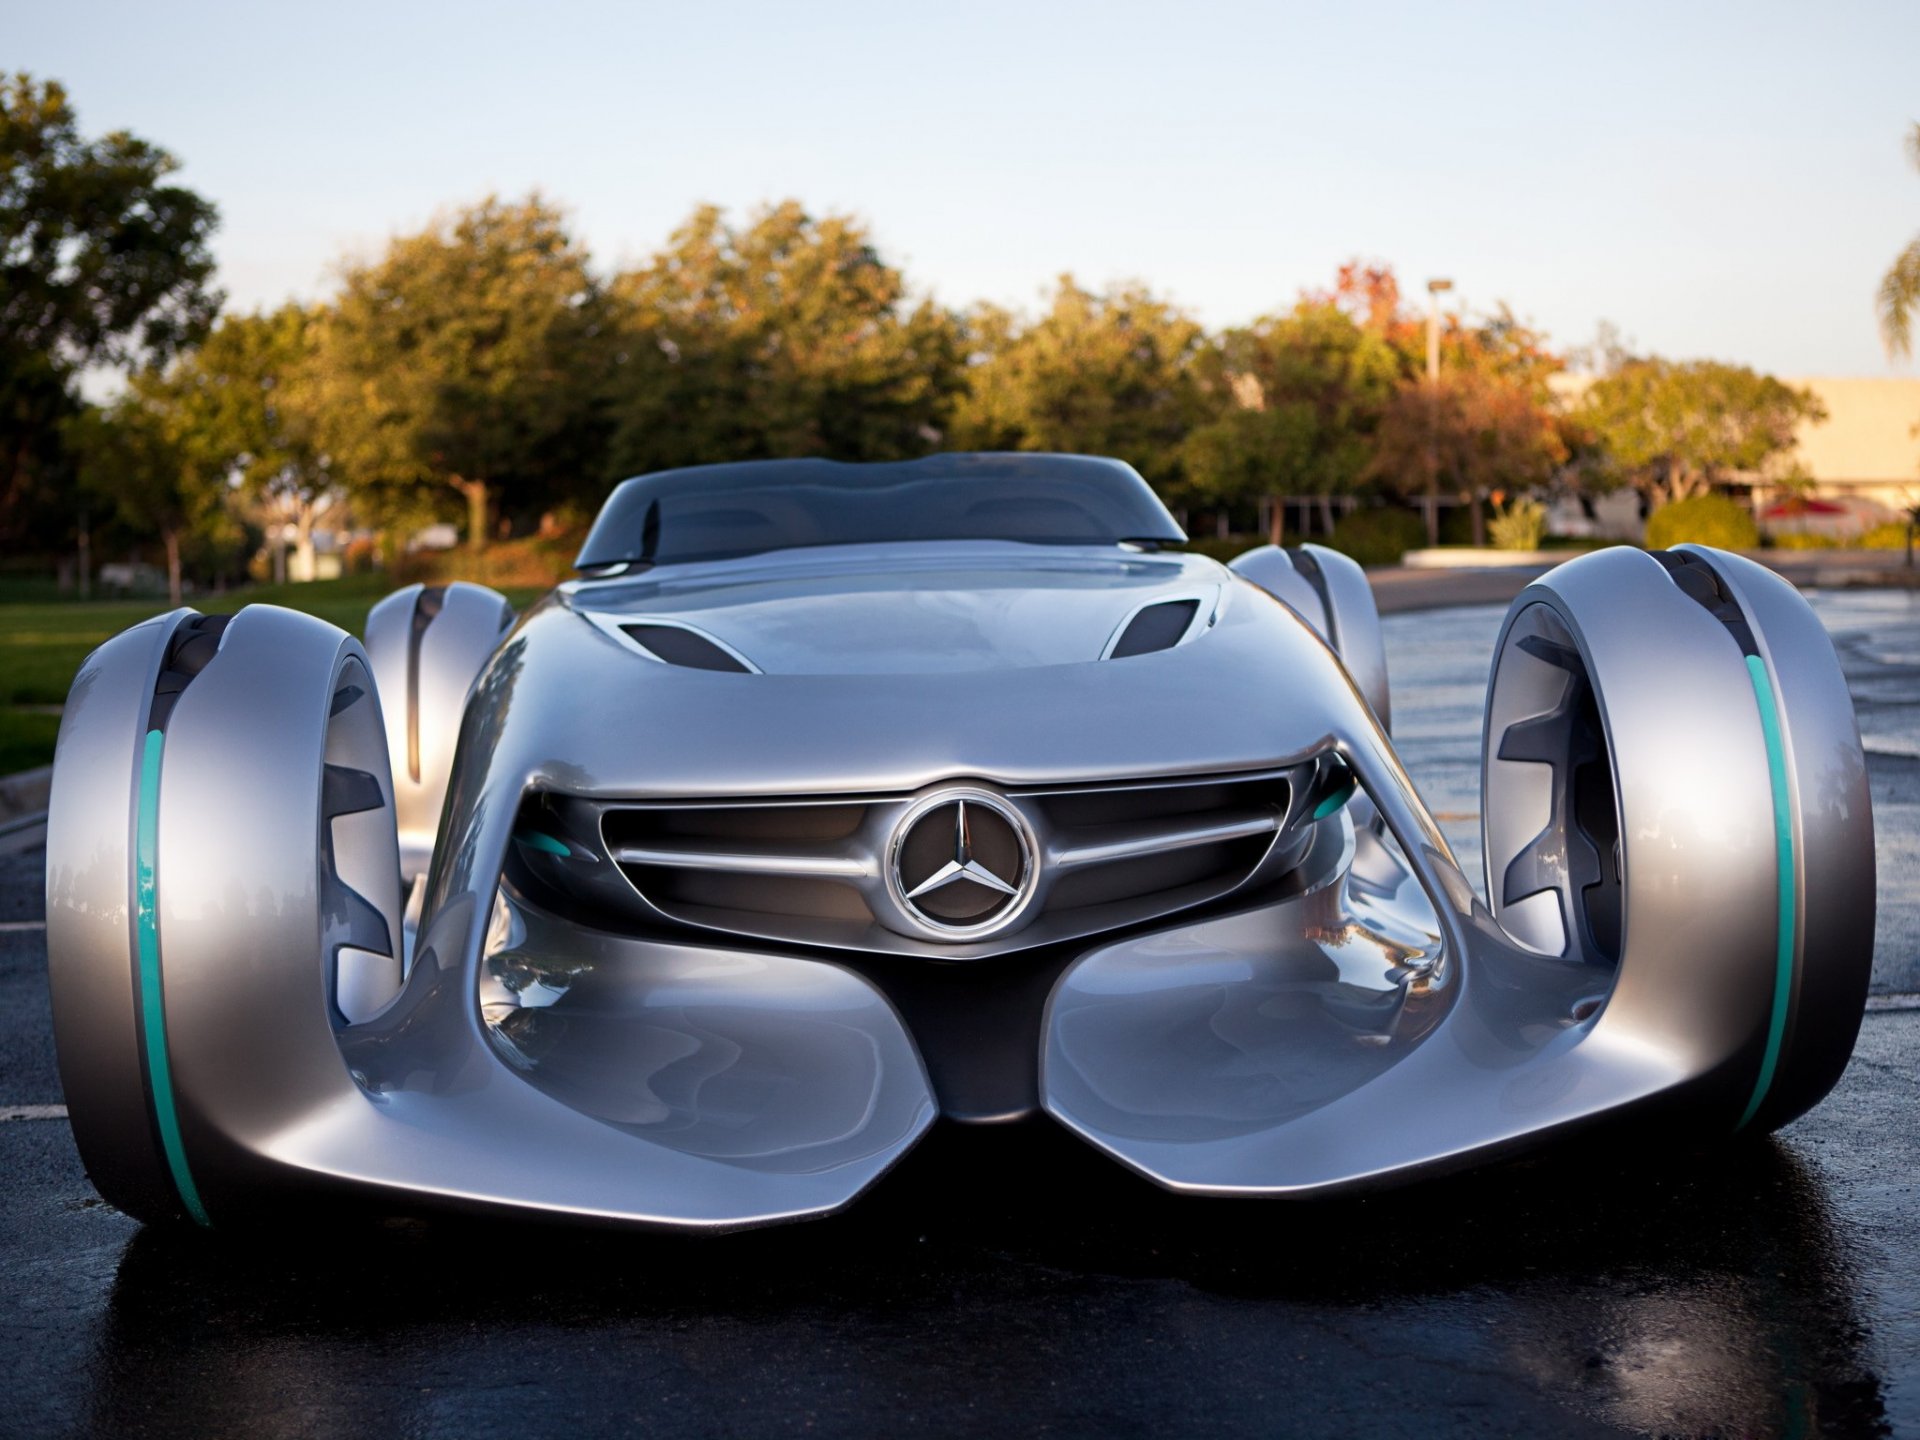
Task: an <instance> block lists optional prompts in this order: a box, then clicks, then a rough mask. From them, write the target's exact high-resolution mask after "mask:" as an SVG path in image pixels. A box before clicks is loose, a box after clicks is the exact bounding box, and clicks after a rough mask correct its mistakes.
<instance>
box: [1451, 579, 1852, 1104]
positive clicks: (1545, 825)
mask: <svg viewBox="0 0 1920 1440" xmlns="http://www.w3.org/2000/svg"><path fill="white" fill-rule="evenodd" d="M1482 773H1483V796H1482V805H1481V817H1482V818H1481V825H1482V835H1483V838H1484V841H1485V852H1486V867H1487V888H1488V899H1489V901H1490V903H1491V905H1492V908H1493V912H1494V914H1495V915H1496V916H1497V917H1498V918H1499V920H1500V923H1501V925H1502V926H1503V927H1504V928H1505V929H1506V931H1507V932H1508V934H1510V935H1511V936H1513V937H1514V938H1515V939H1516V940H1518V941H1520V942H1521V943H1522V944H1524V945H1526V946H1527V947H1528V948H1529V949H1531V950H1533V951H1535V952H1537V953H1540V954H1543V955H1551V956H1559V957H1563V958H1564V959H1565V960H1567V961H1568V963H1570V964H1575V965H1580V966H1584V967H1588V968H1590V969H1591V970H1592V971H1593V974H1594V1001H1593V1003H1594V1004H1596V1005H1600V1004H1604V1005H1605V1006H1606V1007H1607V1008H1608V1009H1609V1010H1615V1009H1617V1010H1619V1011H1620V1012H1621V1013H1620V1014H1619V1015H1618V1016H1616V1017H1614V1018H1615V1019H1616V1020H1617V1021H1618V1022H1620V1023H1621V1024H1623V1025H1625V1026H1628V1027H1630V1028H1632V1029H1633V1030H1635V1031H1636V1032H1638V1036H1637V1038H1641V1039H1645V1040H1647V1041H1650V1042H1651V1043H1654V1044H1657V1045H1660V1046H1663V1047H1670V1048H1671V1050H1672V1051H1673V1052H1674V1053H1677V1054H1682V1055H1688V1054H1692V1055H1697V1056H1699V1057H1702V1058H1703V1059H1704V1058H1705V1057H1710V1056H1712V1055H1714V1054H1717V1053H1719V1052H1720V1050H1721V1049H1730V1050H1731V1052H1732V1055H1733V1058H1732V1059H1730V1060H1728V1061H1727V1062H1726V1063H1725V1064H1724V1065H1721V1066H1720V1067H1719V1070H1718V1071H1717V1072H1716V1073H1714V1074H1713V1075H1712V1076H1710V1082H1711V1083H1712V1084H1713V1085H1714V1086H1716V1087H1717V1088H1718V1090H1719V1091H1720V1094H1721V1100H1720V1101H1719V1102H1718V1106H1717V1108H1718V1109H1721V1110H1723V1111H1725V1112H1727V1114H1728V1118H1729V1119H1730V1120H1732V1122H1733V1123H1734V1124H1735V1125H1737V1126H1738V1127H1740V1128H1744V1129H1751V1130H1766V1129H1771V1128H1773V1127H1775V1126H1778V1125H1781V1124H1784V1123H1785V1122H1786V1121H1788V1120H1790V1119H1792V1118H1793V1117H1794V1116H1796V1115H1798V1114H1801V1113H1802V1112H1804V1111H1805V1110H1807V1109H1808V1108H1810V1107H1811V1106H1812V1105H1814V1104H1815V1103H1816V1102H1817V1101H1818V1100H1819V1099H1820V1098H1821V1097H1822V1096H1823V1095H1825V1094H1826V1092H1827V1091H1828V1090H1829V1089H1831V1088H1832V1086H1833V1084H1834V1082H1835V1081H1836V1080H1837V1079H1838V1078H1839V1076H1840V1073H1841V1071H1842V1070H1843V1069H1844V1068H1845V1066H1846V1062H1847V1058H1848V1056H1849V1055H1850V1054H1851V1052H1852V1048H1853V1042H1854V1039H1855V1036H1856V1035H1857V1033H1858V1030H1859V1025H1860V1017H1861V1012H1862V1009H1863V1008H1864V1003H1865V997H1866V992H1867V984H1868V979H1869V975H1870V971H1871V967H1872V952H1873V909H1874V855H1873V823H1872V815H1871V812H1870V808H1869V801H1868V792H1867V776H1866V760H1865V755H1864V753H1863V751H1862V748H1861V744H1860V737H1859V732H1858V730H1857V728H1856V726H1855V723H1854V716H1853V708H1852V704H1851V701H1850V699H1849V696H1848V693H1847V687H1846V681H1845V679H1844V677H1843V676H1842V675H1841V672H1840V667H1839V663H1838V661H1837V659H1836V658H1835V655H1834V652H1833V647H1832V644H1831V642H1830V641H1829V640H1828V638H1827V635H1826V632H1825V630H1824V628H1823V627H1822V626H1821V624H1820V621H1819V619H1818V617H1817V616H1815V615H1814V613H1813V611H1812V610H1811V609H1810V608H1809V607H1808V605H1807V603H1806V602H1805V600H1803V599H1802V598H1801V597H1800V595H1799V593H1798V592H1797V591H1795V590H1794V588H1793V587H1792V586H1791V585H1789V584H1787V582H1785V581H1783V580H1781V579H1780V578H1779V577H1778V576H1776V575H1774V574H1773V573H1772V572H1771V571H1768V570H1766V569H1765V568H1764V567H1762V566H1759V565H1756V564H1754V563H1753V562H1751V561H1748V560H1745V559H1742V558H1741V557H1739V556H1737V555H1730V554H1727V553H1725V552H1722V551H1717V550H1709V549H1705V548H1702V547H1698V546H1684V547H1681V548H1679V549H1675V550H1671V551H1665V552H1655V553H1652V554H1647V553H1643V552H1640V551H1636V550H1630V549H1625V548H1622V549H1614V550H1604V551H1599V552H1595V553H1594V554H1592V555H1589V556H1585V557H1583V558H1581V559H1579V560H1576V561H1573V562H1571V563H1569V564H1567V565H1563V566H1561V567H1560V568H1559V569H1556V570H1554V571H1552V572H1551V573H1549V574H1548V575H1546V576H1544V577H1543V578H1542V579H1541V580H1540V581H1539V582H1537V583H1536V584H1534V585H1532V586H1530V587H1529V588H1528V589H1527V590H1526V591H1524V592H1523V593H1522V594H1521V595H1520V597H1519V598H1518V599H1517V600H1515V602H1514V604H1513V607H1512V609H1511V610H1510V611H1509V612H1508V615H1507V620H1506V624H1505V626H1504V628H1503V629H1502V631H1501V635H1500V640H1499V643H1498V646H1497V648H1496V651H1495V659H1494V667H1493V674H1492V679H1491V681H1490V685H1489V690H1488V698H1487V714H1486V729H1485V737H1484V755H1483V772H1482ZM1716 1047H1719V1048H1718V1049H1717V1048H1716Z"/></svg>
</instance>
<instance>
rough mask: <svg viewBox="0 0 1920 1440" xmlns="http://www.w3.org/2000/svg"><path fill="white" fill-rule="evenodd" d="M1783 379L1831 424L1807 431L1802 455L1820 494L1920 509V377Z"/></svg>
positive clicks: (1798, 453) (1802, 434) (1801, 439)
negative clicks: (1807, 394)
mask: <svg viewBox="0 0 1920 1440" xmlns="http://www.w3.org/2000/svg"><path fill="white" fill-rule="evenodd" d="M1782 378H1783V379H1786V381H1787V383H1788V384H1789V385H1794V386H1797V387H1799V388H1800V389H1803V390H1811V391H1812V392H1813V393H1814V394H1815V395H1816V396H1817V397H1819V400H1820V403H1821V405H1822V406H1824V407H1825V408H1826V412H1827V418H1826V419H1825V420H1823V421H1822V422H1820V423H1819V424H1817V425H1812V424H1806V425H1802V426H1801V427H1800V430H1799V435H1798V440H1797V444H1796V446H1795V451H1794V459H1796V460H1797V461H1798V462H1799V463H1800V467H1801V468H1802V469H1803V470H1805V471H1806V473H1807V474H1808V475H1810V476H1812V477H1813V480H1814V483H1815V493H1816V494H1817V495H1819V496H1820V497H1821V498H1822V499H1830V500H1868V501H1874V502H1877V503H1878V504H1880V505H1884V506H1886V507H1887V509H1889V510H1894V511H1898V510H1904V509H1906V508H1907V507H1908V506H1911V505H1914V504H1920V433H1917V432H1920V379H1914V380H1872V379H1857V378H1853V377H1842V378H1834V377H1828V376H1815V377H1810V378H1788V377H1785V376H1783V377H1782Z"/></svg>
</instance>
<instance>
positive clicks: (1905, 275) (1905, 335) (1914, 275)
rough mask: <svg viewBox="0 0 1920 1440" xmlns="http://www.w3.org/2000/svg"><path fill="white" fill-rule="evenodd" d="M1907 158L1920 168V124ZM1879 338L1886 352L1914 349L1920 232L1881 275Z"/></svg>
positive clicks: (1909, 142)
mask: <svg viewBox="0 0 1920 1440" xmlns="http://www.w3.org/2000/svg"><path fill="white" fill-rule="evenodd" d="M1907 158H1908V159H1909V160H1911V161H1912V162H1913V165H1914V168H1915V169H1917V170H1920V124H1916V125H1914V127H1913V128H1912V129H1911V130H1909V131H1908V132H1907ZM1878 301H1879V310H1880V338H1881V339H1882V340H1883V341H1884V342H1885V343H1886V347H1887V353H1888V354H1889V355H1893V356H1896V357H1900V356H1906V355H1911V354H1912V353H1913V317H1914V314H1915V312H1916V311H1920V235H1916V236H1914V237H1913V239H1911V240H1909V241H1908V242H1907V248H1906V249H1904V250H1902V251H1901V252H1900V253H1899V254H1898V255H1896V256H1894V258H1893V264H1892V265H1890V266H1888V267H1887V273H1886V274H1885V275H1883V276H1881V277H1880V294H1879V296H1878Z"/></svg>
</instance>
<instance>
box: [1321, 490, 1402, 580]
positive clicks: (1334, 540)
mask: <svg viewBox="0 0 1920 1440" xmlns="http://www.w3.org/2000/svg"><path fill="white" fill-rule="evenodd" d="M1426 540H1427V532H1426V527H1425V526H1424V525H1423V524H1422V523H1421V520H1420V517H1419V516H1418V515H1416V514H1414V513H1413V512H1412V511H1411V510H1403V509H1401V508H1400V507H1399V506H1397V505H1375V506H1365V507H1362V508H1360V509H1356V510H1353V511H1351V512H1350V513H1348V514H1346V515H1343V516H1341V517H1340V519H1339V520H1338V521H1337V522H1336V523H1335V525H1334V527H1333V534H1332V535H1331V536H1329V537H1328V539H1327V542H1326V543H1327V547H1328V548H1329V549H1332V550H1338V551H1340V553H1341V554H1343V555H1350V556H1352V557H1353V558H1354V559H1355V560H1357V561H1359V562H1360V563H1361V564H1362V565H1398V564H1399V563H1400V557H1401V556H1403V555H1405V554H1406V553H1407V551H1409V550H1417V549H1419V548H1420V547H1421V546H1422V545H1424V544H1426Z"/></svg>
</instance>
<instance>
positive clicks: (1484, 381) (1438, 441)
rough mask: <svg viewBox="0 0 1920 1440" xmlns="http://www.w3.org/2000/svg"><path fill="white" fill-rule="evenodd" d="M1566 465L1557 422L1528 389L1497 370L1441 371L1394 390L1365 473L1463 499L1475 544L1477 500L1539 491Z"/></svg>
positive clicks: (1479, 522) (1481, 539) (1479, 520)
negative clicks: (1413, 480) (1412, 479)
mask: <svg viewBox="0 0 1920 1440" xmlns="http://www.w3.org/2000/svg"><path fill="white" fill-rule="evenodd" d="M1566 459H1567V445H1566V441H1565V438H1564V437H1563V435H1562V431H1561V427H1560V425H1559V423H1558V420H1557V417H1556V416H1555V415H1554V413H1553V411H1552V410H1550V409H1549V408H1547V407H1546V406H1545V405H1544V404H1543V403H1542V402H1541V400H1540V399H1539V397H1538V396H1537V395H1535V394H1534V393H1533V392H1532V390H1531V389H1530V388H1529V387H1528V386H1527V385H1525V384H1523V383H1519V382H1517V381H1515V380H1514V379H1511V378H1508V377H1504V376H1502V375H1501V374H1499V373H1498V372H1497V371H1489V370H1478V369H1459V370H1453V371H1447V370H1442V371H1441V372H1440V378H1439V380H1438V381H1437V382H1427V381H1420V382H1411V381H1409V382H1403V383H1402V384H1401V385H1400V386H1399V388H1397V389H1396V390H1395V391H1394V394H1393V398H1392V399H1391V400H1390V401H1389V402H1388V404H1387V406H1386V409H1385V412H1384V413H1383V414H1382V416H1381V419H1380V427H1379V431H1378V434H1377V436H1376V438H1375V445H1374V452H1373V456H1372V459H1371V461H1370V464H1369V469H1368V474H1369V476H1370V477H1371V478H1373V479H1374V480H1376V481H1379V482H1381V483H1382V484H1383V485H1389V486H1393V487H1399V488H1411V487H1408V486H1406V480H1407V477H1409V476H1420V477H1423V478H1424V481H1425V488H1426V489H1427V490H1428V492H1429V493H1430V494H1437V493H1450V494H1456V495H1461V496H1464V497H1466V498H1467V500H1468V502H1469V503H1470V504H1472V505H1473V507H1474V514H1473V518H1474V522H1475V523H1474V530H1475V533H1474V543H1475V544H1484V543H1485V536H1484V529H1483V527H1484V515H1483V513H1482V512H1481V510H1480V503H1481V501H1483V500H1484V499H1485V498H1486V497H1487V496H1488V495H1490V494H1492V493H1494V492H1496V491H1503V490H1504V491H1513V492H1517V491H1524V490H1530V489H1536V488H1539V487H1541V486H1544V485H1546V484H1547V483H1548V482H1550V481H1551V480H1552V479H1553V478H1554V476H1555V474H1556V472H1557V471H1558V469H1559V467H1560V466H1561V465H1562V464H1563V463H1565V461H1566ZM1430 513H1431V512H1430ZM1431 538H1432V533H1431V527H1430V529H1429V539H1430V540H1431Z"/></svg>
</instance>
